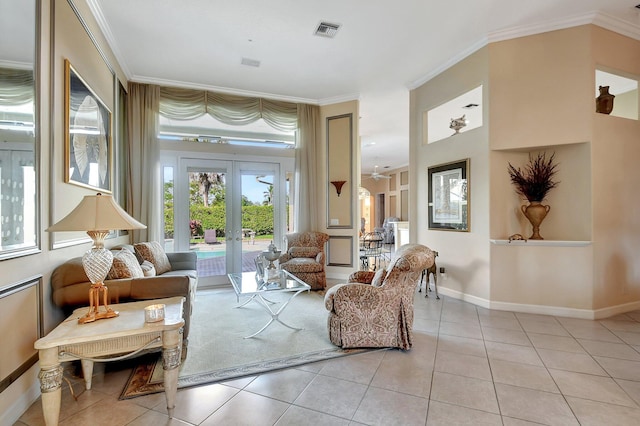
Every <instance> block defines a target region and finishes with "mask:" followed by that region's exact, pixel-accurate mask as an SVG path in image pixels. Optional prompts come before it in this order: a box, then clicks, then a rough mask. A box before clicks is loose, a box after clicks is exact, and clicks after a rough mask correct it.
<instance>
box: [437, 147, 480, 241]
mask: <svg viewBox="0 0 640 426" xmlns="http://www.w3.org/2000/svg"><path fill="white" fill-rule="evenodd" d="M428 174H429V209H428V210H429V229H439V230H446V231H464V232H468V231H469V207H470V206H469V159H468V158H467V159H464V160H461V161H456V162H453V163H447V164H440V165H438V166H433V167H429V168H428Z"/></svg>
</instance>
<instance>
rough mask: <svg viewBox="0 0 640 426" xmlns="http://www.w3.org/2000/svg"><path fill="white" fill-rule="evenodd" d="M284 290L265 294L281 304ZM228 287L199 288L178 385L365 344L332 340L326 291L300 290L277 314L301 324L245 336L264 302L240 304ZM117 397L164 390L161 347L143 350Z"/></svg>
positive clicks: (263, 315) (263, 317)
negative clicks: (345, 345) (349, 344)
mask: <svg viewBox="0 0 640 426" xmlns="http://www.w3.org/2000/svg"><path fill="white" fill-rule="evenodd" d="M288 296H289V295H286V294H277V293H276V294H273V295H271V294H270V295H269V299H270V300H272V301H273V302H275V303H277V304H276V305H274V307H272V309H273V310H274V311H275V310H277V309H278V308H279V306H281V305H279V304H281V303H284V301H286V297H288ZM237 306H238V301H237V298H236V296H235V293H234V292H233V290H232V289H230V288H229V289H226V288H225V289H216V290H207V291H204V292H198V294H197V298H196V302H195V304H194V312H193V315H192V318H191V330H190V332H189V347H188V351H187V356H186V359H185V360H184V361H183V363H182V364H181V366H180V373H179V376H178V388H185V387H190V386H198V385H203V384H210V383H215V382H220V381H226V380H231V379H236V378H240V377H244V376H250V375H256V374H260V373H265V372H268V371H273V370H278V369H282V368H288V367H294V366H298V365H302V364H307V363H310V362H315V361H321V360H326V359H330V358H336V357H341V356H346V355H352V354H355V353H361V352H363V351H366V349H350V350H345V349H341V348H339V347H337V346H335V345H333V344H332V343H331V341H330V340H329V337H328V332H327V325H326V324H327V316H328V312H327V311H326V309H325V308H324V294H322V293H319V292H310V293H301V294H299V295H298V296H296V297H295V298H294V299H293V300H292V301H291V303H290V304H289V305H288V306H287V307H286V309H285V310H284V311H282V313H281V314H280V319H281V320H282V321H284V322H285V323H287V324H289V325H291V326H294V327H301V328H302V330H299V331H296V330H291V329H289V328H287V327H285V326H283V325H282V324H280V323H278V322H274V323H272V324H271V325H270V326H269V327H267V328H266V329H265V330H264V331H263V332H262V333H260V334H258V335H257V336H256V337H253V338H249V339H245V338H244V337H245V336H248V335H250V334H252V333H254V332H255V331H257V330H259V329H260V328H261V327H262V326H263V325H264V324H266V323H267V321H268V320H269V317H270V316H269V314H268V313H267V312H266V310H265V309H264V307H262V306H260V305H258V303H256V302H255V301H252V302H249V303H248V304H247V305H245V306H243V307H240V308H238V307H237ZM136 361H137V362H138V364H137V366H136V367H134V369H133V371H132V373H131V376H130V377H129V380H128V381H127V384H126V385H125V388H124V390H123V391H122V394H121V395H120V399H130V398H135V397H138V396H142V395H148V394H151V393H156V392H162V391H163V390H164V386H163V371H162V359H161V356H160V354H159V353H151V354H147V355H145V356H143V357H140V358H138V359H137V360H136Z"/></svg>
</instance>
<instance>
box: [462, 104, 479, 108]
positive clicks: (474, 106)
mask: <svg viewBox="0 0 640 426" xmlns="http://www.w3.org/2000/svg"><path fill="white" fill-rule="evenodd" d="M479 106H480V105H478V104H466V105H465V106H463V107H462V108H464V109H472V108H476V107H479Z"/></svg>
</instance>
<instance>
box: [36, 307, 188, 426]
mask: <svg viewBox="0 0 640 426" xmlns="http://www.w3.org/2000/svg"><path fill="white" fill-rule="evenodd" d="M160 303H163V304H165V305H166V308H165V319H164V321H158V322H145V315H144V308H145V306H149V305H153V304H160ZM183 303H184V298H183V297H171V298H168V299H157V300H145V301H141V302H133V303H122V304H118V305H110V306H111V308H112V309H113V310H115V311H118V312H119V313H120V315H119V316H117V317H115V318H109V319H104V320H100V321H96V322H92V323H88V324H78V318H80V317H81V316H83V315H84V314H85V313H86V312H87V310H88V309H89V308H80V309H77V310H75V311H74V312H73V314H72V315H71V316H70V317H68V318H67V319H66V320H64V321H63V322H62V323H61V324H60V325H58V326H57V327H56V328H55V329H54V330H52V331H51V333H49V334H48V335H47V336H45V337H43V338H41V339H39V340H37V341H36V342H35V344H34V347H35V348H36V349H37V350H38V351H39V356H40V373H39V375H38V377H39V378H40V390H41V391H42V411H43V414H44V419H45V423H46V424H47V426H51V425H57V424H58V420H59V417H60V401H61V395H62V390H61V389H62V367H61V366H60V363H61V362H65V361H74V360H78V359H79V360H80V361H81V363H82V373H83V375H84V381H85V386H86V388H87V389H91V376H92V374H93V364H94V362H108V361H117V360H121V359H125V358H128V357H131V356H134V355H136V354H137V353H139V352H141V351H143V350H145V349H150V348H159V347H162V365H163V369H164V389H165V391H164V392H165V397H166V400H167V411H168V412H169V417H170V418H171V417H173V409H174V407H175V397H176V392H177V388H178V367H179V366H180V353H181V350H182V335H181V334H182V327H183V325H184V319H183V318H182V309H183V308H182V305H183Z"/></svg>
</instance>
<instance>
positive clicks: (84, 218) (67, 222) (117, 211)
mask: <svg viewBox="0 0 640 426" xmlns="http://www.w3.org/2000/svg"><path fill="white" fill-rule="evenodd" d="M145 228H146V225H143V224H142V223H140V222H138V221H137V220H135V219H134V218H132V217H131V216H129V214H128V213H127V212H125V211H124V210H123V209H122V207H120V206H119V205H118V204H117V203H116V202H115V201H114V199H113V196H111V195H104V194H100V193H98V194H96V195H87V196H85V197H84V198H83V199H82V201H81V202H80V204H78V206H77V207H76V208H75V209H73V210H72V211H71V213H69V214H68V215H67V216H65V217H64V218H63V219H62V220H60V221H59V222H58V223H56V224H55V225H53V226H50V227H49V228H48V229H47V232H58V231H116V230H120V229H145Z"/></svg>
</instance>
